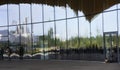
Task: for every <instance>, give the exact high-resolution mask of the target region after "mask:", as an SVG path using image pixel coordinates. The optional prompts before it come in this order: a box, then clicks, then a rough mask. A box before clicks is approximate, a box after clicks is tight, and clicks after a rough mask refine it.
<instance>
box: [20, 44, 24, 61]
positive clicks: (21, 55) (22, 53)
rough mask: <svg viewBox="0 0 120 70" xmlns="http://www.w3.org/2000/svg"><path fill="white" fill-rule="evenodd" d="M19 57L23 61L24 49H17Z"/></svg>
mask: <svg viewBox="0 0 120 70" xmlns="http://www.w3.org/2000/svg"><path fill="white" fill-rule="evenodd" d="M19 55H20V59H21V60H23V55H24V48H23V47H22V46H21V47H20V48H19Z"/></svg>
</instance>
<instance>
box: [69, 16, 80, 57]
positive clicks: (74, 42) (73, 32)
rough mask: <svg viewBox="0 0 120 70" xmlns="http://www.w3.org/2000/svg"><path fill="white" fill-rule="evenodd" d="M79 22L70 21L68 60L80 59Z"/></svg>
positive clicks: (75, 20)
mask: <svg viewBox="0 0 120 70" xmlns="http://www.w3.org/2000/svg"><path fill="white" fill-rule="evenodd" d="M78 49H79V43H78V21H77V19H76V18H74V19H69V20H68V52H70V53H68V58H70V59H79V53H78V52H77V51H78Z"/></svg>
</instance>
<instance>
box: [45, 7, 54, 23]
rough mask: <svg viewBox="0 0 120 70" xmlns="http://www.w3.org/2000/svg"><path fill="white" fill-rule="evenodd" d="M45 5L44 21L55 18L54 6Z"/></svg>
mask: <svg viewBox="0 0 120 70" xmlns="http://www.w3.org/2000/svg"><path fill="white" fill-rule="evenodd" d="M43 6H44V21H50V20H54V8H53V7H52V6H48V5H43Z"/></svg>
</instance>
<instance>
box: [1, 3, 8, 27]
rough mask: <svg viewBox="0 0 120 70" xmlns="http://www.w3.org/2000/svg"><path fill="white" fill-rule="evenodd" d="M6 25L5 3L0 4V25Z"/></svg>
mask: <svg viewBox="0 0 120 70" xmlns="http://www.w3.org/2000/svg"><path fill="white" fill-rule="evenodd" d="M3 25H7V5H2V6H0V26H3Z"/></svg>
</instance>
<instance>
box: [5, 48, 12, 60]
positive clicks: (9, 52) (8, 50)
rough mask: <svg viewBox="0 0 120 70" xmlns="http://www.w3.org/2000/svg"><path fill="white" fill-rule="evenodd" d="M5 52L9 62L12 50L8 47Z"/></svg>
mask: <svg viewBox="0 0 120 70" xmlns="http://www.w3.org/2000/svg"><path fill="white" fill-rule="evenodd" d="M6 51H7V54H8V60H11V57H10V55H11V54H12V49H11V48H10V47H7V49H6Z"/></svg>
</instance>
